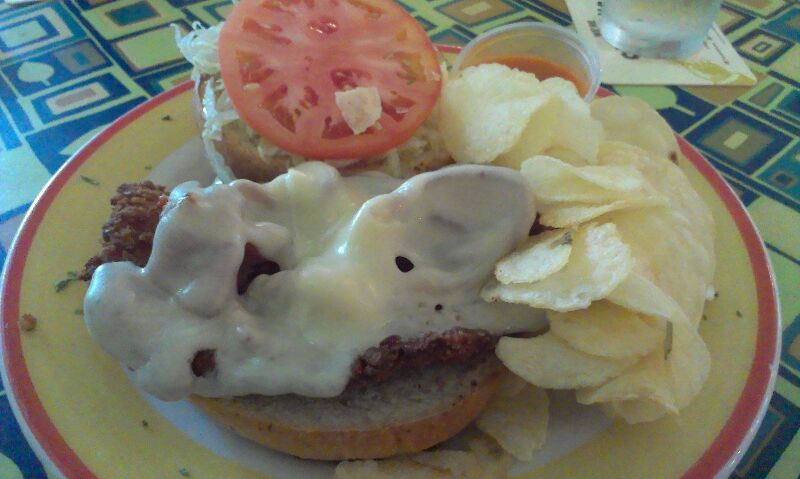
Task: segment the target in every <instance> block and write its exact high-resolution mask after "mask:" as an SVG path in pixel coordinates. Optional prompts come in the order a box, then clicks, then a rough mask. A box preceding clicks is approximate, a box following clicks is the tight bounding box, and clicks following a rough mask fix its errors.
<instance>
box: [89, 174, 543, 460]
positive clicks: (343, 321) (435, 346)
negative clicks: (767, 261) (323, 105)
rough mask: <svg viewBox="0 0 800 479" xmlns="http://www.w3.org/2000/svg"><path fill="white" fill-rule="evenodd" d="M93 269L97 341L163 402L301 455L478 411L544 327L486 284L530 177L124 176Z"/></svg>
mask: <svg viewBox="0 0 800 479" xmlns="http://www.w3.org/2000/svg"><path fill="white" fill-rule="evenodd" d="M111 203H112V214H111V217H110V218H109V220H108V222H107V223H106V224H105V225H104V227H103V247H102V249H101V252H100V253H99V254H98V255H97V256H96V257H94V258H92V259H91V260H90V261H89V262H88V263H87V267H86V269H85V271H84V273H83V277H84V279H89V280H90V281H91V282H90V285H89V289H88V291H87V294H86V297H85V301H84V310H85V317H86V322H87V325H88V328H89V331H90V334H91V335H92V337H93V339H95V341H96V342H97V343H98V344H99V345H100V346H101V347H102V348H103V349H105V350H106V351H107V352H108V353H110V354H111V355H112V356H114V357H115V358H117V359H118V360H120V361H121V362H122V363H123V364H124V365H125V366H127V367H128V368H129V369H130V370H131V375H132V377H133V380H134V382H135V383H136V384H137V385H138V386H139V387H141V388H142V389H143V390H144V391H146V392H148V393H150V394H153V395H155V396H156V397H158V398H160V399H163V400H179V399H183V398H188V399H189V400H190V401H192V402H193V403H194V404H196V405H197V406H199V407H200V408H201V409H202V410H203V411H204V412H206V413H207V414H208V415H209V416H210V417H212V418H214V419H216V420H218V421H219V422H221V423H222V424H224V425H226V426H228V427H230V428H232V429H233V430H234V431H236V432H237V433H239V434H241V435H243V436H245V437H248V438H250V439H253V440H255V441H257V442H260V443H262V444H264V445H267V446H269V447H271V448H274V449H276V450H279V451H282V452H286V453H289V454H292V455H295V456H299V457H303V458H313V459H329V460H334V459H335V460H342V459H356V458H380V457H389V456H394V455H398V454H403V453H410V452H416V451H421V450H424V449H427V448H429V447H431V446H433V445H435V444H438V443H440V442H442V441H444V440H446V439H448V438H450V437H452V436H453V435H454V434H456V433H457V432H459V431H460V430H462V429H463V428H465V427H466V426H467V425H469V424H470V423H471V422H472V421H473V420H474V419H475V418H476V417H477V416H478V415H479V414H480V413H481V412H482V411H483V409H484V408H485V407H486V406H487V404H488V402H489V401H490V399H491V398H492V396H493V395H494V392H495V391H496V389H497V387H498V385H499V383H500V380H501V379H502V377H503V376H504V375H505V374H506V370H505V369H504V367H503V366H502V365H501V364H500V363H499V361H498V360H497V359H496V357H495V356H494V353H493V349H494V346H495V344H496V342H497V340H498V338H499V337H501V336H503V335H508V334H515V333H526V332H531V331H535V330H538V329H540V328H541V327H542V324H543V322H544V319H543V317H542V315H541V314H540V313H539V312H538V311H536V310H533V309H531V308H529V307H527V306H524V305H512V304H506V303H487V302H485V301H483V300H481V299H480V289H481V287H482V286H483V284H484V283H485V282H486V281H487V280H488V278H489V277H490V276H491V275H492V272H493V268H494V264H495V263H496V261H497V260H498V259H500V258H501V257H503V256H505V255H506V254H508V253H509V252H510V251H512V250H513V249H514V248H515V247H516V246H517V245H518V244H519V243H520V242H522V241H524V240H525V238H527V236H528V232H529V229H530V225H531V224H532V223H533V221H534V218H535V211H534V210H533V208H532V199H531V197H530V193H529V190H528V189H527V187H526V186H525V184H524V182H523V180H522V178H521V175H520V174H519V173H518V172H515V171H513V170H510V169H506V168H496V167H486V166H478V165H459V166H452V167H448V168H444V169H441V170H438V171H435V172H428V173H423V174H420V175H417V176H415V177H414V178H412V179H410V180H406V181H402V180H399V179H395V178H392V177H390V176H388V175H385V174H380V173H372V174H362V175H354V176H350V177H344V176H342V175H341V173H339V171H338V170H337V169H336V168H334V167H332V166H330V165H327V164H325V163H321V162H306V163H303V164H301V165H299V166H298V167H295V168H293V169H291V170H290V171H289V172H288V173H286V174H283V175H281V176H279V177H277V178H276V179H274V180H273V181H271V182H269V183H266V184H257V183H254V182H250V181H248V180H237V181H235V182H233V183H231V184H216V185H212V186H210V187H207V188H200V187H199V186H197V185H196V184H192V183H187V184H183V185H179V186H177V187H176V188H174V189H173V190H172V191H167V189H165V188H163V187H160V186H157V185H154V184H152V183H147V182H145V183H140V184H131V185H123V186H121V187H120V188H119V190H118V194H117V195H116V196H115V197H114V198H112V200H111Z"/></svg>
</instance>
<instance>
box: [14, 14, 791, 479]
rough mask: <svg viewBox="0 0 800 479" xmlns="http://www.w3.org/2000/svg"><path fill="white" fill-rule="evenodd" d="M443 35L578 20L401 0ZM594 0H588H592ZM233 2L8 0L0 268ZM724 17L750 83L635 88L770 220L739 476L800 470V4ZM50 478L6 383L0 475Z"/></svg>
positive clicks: (184, 73)
mask: <svg viewBox="0 0 800 479" xmlns="http://www.w3.org/2000/svg"><path fill="white" fill-rule="evenodd" d="M401 1H402V2H403V3H404V4H405V6H407V7H408V10H409V11H411V12H412V14H413V15H414V17H416V18H417V19H418V20H419V22H420V23H421V24H422V25H423V26H424V27H425V29H426V30H427V31H428V33H429V35H430V36H431V38H432V39H433V40H434V41H435V42H439V43H445V44H455V45H461V44H464V43H466V42H467V41H469V39H470V38H472V37H474V36H475V35H476V34H479V33H481V32H483V31H485V30H487V29H489V28H492V27H495V26H498V25H502V24H505V23H510V22H515V21H524V20H528V21H530V20H534V21H542V22H548V23H556V24H561V25H569V24H570V23H571V22H570V17H569V14H568V13H567V10H566V7H565V6H564V3H563V1H562V0H427V1H426V0H401ZM586 1H589V0H586ZM229 9H230V4H229V3H228V1H226V0H167V1H157V0H117V1H111V0H68V1H64V2H47V3H35V4H28V5H23V6H19V7H11V6H9V5H7V4H4V3H3V4H0V147H1V148H0V266H2V264H3V263H4V262H5V260H6V255H7V254H8V250H9V247H10V244H11V241H12V239H13V237H14V234H15V232H16V230H17V229H18V227H19V224H20V222H21V221H22V218H23V217H24V215H25V212H26V211H27V210H28V208H29V207H30V205H31V201H33V199H34V198H35V196H36V194H37V193H38V192H39V191H40V190H41V188H42V187H43V186H44V184H45V183H46V182H47V180H48V179H49V178H50V176H51V175H52V174H53V173H54V172H55V171H56V170H57V169H58V168H59V167H60V166H61V165H62V164H63V163H64V162H65V161H66V160H67V159H68V158H69V157H70V156H71V155H72V154H73V153H74V152H75V151H76V150H77V149H78V148H79V147H80V146H81V145H82V144H83V143H84V142H85V141H86V140H88V139H89V138H91V137H92V136H93V135H94V134H96V133H97V132H98V131H100V130H101V129H102V128H103V127H104V126H106V125H107V124H108V123H110V122H111V121H113V120H114V119H116V118H117V117H119V116H120V115H121V114H122V113H124V112H126V111H128V110H130V109H131V108H133V107H134V106H136V105H138V104H140V103H142V102H144V101H146V100H147V99H148V98H151V97H152V96H154V95H157V94H158V93H161V92H163V91H164V90H167V89H169V88H171V87H173V86H175V85H177V84H179V83H181V82H183V81H185V80H186V79H187V78H188V75H189V65H188V64H187V63H186V62H185V61H184V60H183V59H182V58H181V57H180V54H179V53H178V50H177V48H176V47H174V42H173V33H172V30H171V29H170V28H169V24H170V23H177V24H179V25H181V26H183V27H184V28H188V27H189V25H190V24H191V23H192V22H195V21H199V22H202V23H203V24H206V25H208V24H213V23H216V22H218V21H219V20H221V19H223V18H224V16H225V15H226V14H227V12H228V10H229ZM717 21H718V23H719V24H720V26H721V27H722V29H723V31H724V32H725V33H726V35H727V36H728V38H729V39H730V40H731V42H732V43H733V44H734V46H735V47H736V49H737V50H738V51H739V53H740V54H741V55H742V56H743V57H744V58H745V59H746V60H747V62H748V64H749V66H750V68H751V69H752V70H753V72H754V73H755V74H756V76H757V77H758V83H757V84H756V85H755V86H752V87H687V88H682V87H674V86H651V87H632V86H624V87H623V86H618V87H615V86H614V85H607V86H608V87H610V88H611V89H613V90H615V91H617V92H618V93H620V94H625V95H634V96H639V97H641V98H643V99H644V100H646V101H647V102H649V103H650V104H651V105H653V106H654V107H655V108H657V109H658V110H659V112H660V113H661V114H662V115H663V116H664V117H665V118H666V119H667V121H668V122H669V123H670V124H671V125H672V127H673V128H674V129H675V131H677V132H678V133H680V134H681V135H683V136H684V137H685V138H686V139H687V140H689V141H690V142H691V143H692V144H693V145H695V146H696V147H697V148H699V149H700V151H702V152H703V153H704V154H705V156H706V157H707V158H708V159H710V160H711V162H712V163H713V164H714V165H715V166H716V167H717V168H718V169H719V171H721V172H722V174H723V176H724V177H725V179H726V180H728V181H729V182H730V184H731V185H732V186H733V188H734V189H735V191H736V192H737V193H738V194H739V197H740V198H741V200H742V202H743V203H744V204H745V205H746V206H747V209H748V211H749V212H750V215H751V216H752V217H753V219H754V221H755V223H756V224H757V226H758V227H759V229H760V231H761V234H762V236H763V238H764V241H765V242H766V245H767V251H768V253H769V256H770V259H771V261H772V265H773V268H774V270H775V273H776V275H777V278H778V283H779V287H780V293H781V312H782V317H783V353H782V357H781V364H780V370H779V373H778V378H777V382H776V390H775V394H774V396H773V397H772V400H771V402H770V407H769V410H768V411H767V414H766V417H765V419H764V422H763V425H762V427H761V429H760V431H759V432H758V434H757V436H756V438H755V440H754V442H753V445H752V446H751V448H750V450H749V451H748V452H747V454H746V455H745V456H744V458H743V459H742V461H741V463H740V464H739V466H738V468H737V469H736V470H735V472H734V474H733V476H732V477H736V478H790V477H791V478H793V479H794V478H796V477H798V473H800V435H798V434H797V433H798V427H800V287H798V284H800V240H798V238H800V139H798V137H799V136H800V45H799V44H798V43H800V3H799V2H798V1H797V0H731V1H728V2H726V3H725V5H724V6H723V9H722V12H721V14H720V16H719V17H718V19H717ZM22 477H24V478H44V477H46V475H45V472H44V470H43V469H42V466H41V465H40V464H39V462H38V461H37V459H36V457H35V456H34V454H33V452H32V451H31V449H30V448H29V447H28V445H27V444H26V442H25V440H24V438H23V436H22V434H21V432H20V429H19V426H18V425H17V423H16V421H15V419H14V416H13V414H12V413H11V410H10V407H9V404H8V399H7V398H6V396H5V392H4V391H2V390H0V478H4V479H5V478H9V479H11V478H22Z"/></svg>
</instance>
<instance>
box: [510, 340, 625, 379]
mask: <svg viewBox="0 0 800 479" xmlns="http://www.w3.org/2000/svg"><path fill="white" fill-rule="evenodd" d="M496 352H497V357H498V358H500V360H501V361H503V364H505V365H506V367H507V368H508V369H510V370H511V371H512V372H514V373H515V374H517V375H518V376H520V377H522V378H523V379H525V380H526V381H528V382H529V383H531V384H533V385H536V386H539V387H543V388H551V389H571V388H577V387H586V386H596V385H599V384H602V383H603V382H605V381H607V380H608V379H611V378H613V377H616V376H618V375H620V374H621V373H622V372H623V371H625V369H627V368H628V367H630V366H632V365H633V364H635V363H636V360H637V358H635V357H630V358H621V359H616V358H604V357H601V356H593V355H590V354H586V353H583V352H581V351H578V350H577V349H574V348H572V347H570V346H569V345H568V344H567V343H565V342H564V341H562V340H561V339H558V337H556V336H555V335H554V334H553V333H545V334H543V335H541V336H536V337H533V338H512V337H504V338H501V339H500V342H498V344H497V349H496Z"/></svg>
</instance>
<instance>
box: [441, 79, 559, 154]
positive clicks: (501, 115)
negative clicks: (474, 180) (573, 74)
mask: <svg viewBox="0 0 800 479" xmlns="http://www.w3.org/2000/svg"><path fill="white" fill-rule="evenodd" d="M550 98H551V95H550V94H549V93H547V92H546V91H545V90H544V89H543V88H542V87H541V86H540V85H539V80H537V79H536V77H535V76H534V75H531V74H529V73H525V72H521V71H519V70H513V69H511V68H508V67H506V66H504V65H499V64H485V65H479V66H475V67H469V68H466V69H464V70H463V71H462V72H461V74H460V75H459V76H458V77H457V78H455V79H452V80H450V81H449V82H448V83H447V84H446V85H445V86H444V88H443V89H442V95H441V98H440V111H439V114H440V122H439V125H440V128H441V133H442V138H443V139H444V143H445V146H446V148H447V150H448V151H449V152H450V154H451V155H452V156H453V158H454V159H455V160H456V161H458V162H464V163H489V162H491V161H493V160H494V159H495V158H497V157H498V156H499V155H501V154H502V153H505V152H506V151H508V150H509V149H511V147H512V146H514V144H515V143H517V141H518V140H519V137H520V136H521V135H522V132H523V131H524V130H525V128H526V126H527V125H528V121H529V119H530V118H531V115H533V114H534V112H536V111H538V110H540V109H542V108H544V106H545V105H546V104H547V103H548V102H549V101H550Z"/></svg>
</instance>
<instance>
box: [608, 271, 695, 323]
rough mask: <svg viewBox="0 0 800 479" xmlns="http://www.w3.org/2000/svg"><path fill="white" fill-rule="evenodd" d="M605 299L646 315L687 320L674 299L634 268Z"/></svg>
mask: <svg viewBox="0 0 800 479" xmlns="http://www.w3.org/2000/svg"><path fill="white" fill-rule="evenodd" d="M605 299H606V300H608V301H610V302H612V303H614V304H618V305H620V306H622V307H624V308H627V309H629V310H631V311H635V312H637V313H641V314H644V315H646V316H653V317H656V318H661V319H663V320H665V321H684V322H686V321H688V319H687V318H686V316H685V315H684V314H683V311H681V310H680V307H679V306H678V304H677V303H675V300H673V299H672V298H671V297H669V296H668V295H667V294H666V293H664V291H663V290H662V289H661V288H659V287H658V286H656V285H655V284H653V282H652V281H650V280H649V279H647V278H646V277H645V276H644V275H643V274H641V273H639V272H637V271H635V270H634V271H631V273H630V274H629V275H628V277H627V278H625V279H624V280H623V281H622V283H620V285H619V286H617V287H616V289H614V291H612V292H611V293H610V294H609V295H608V296H606V298H605Z"/></svg>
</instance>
